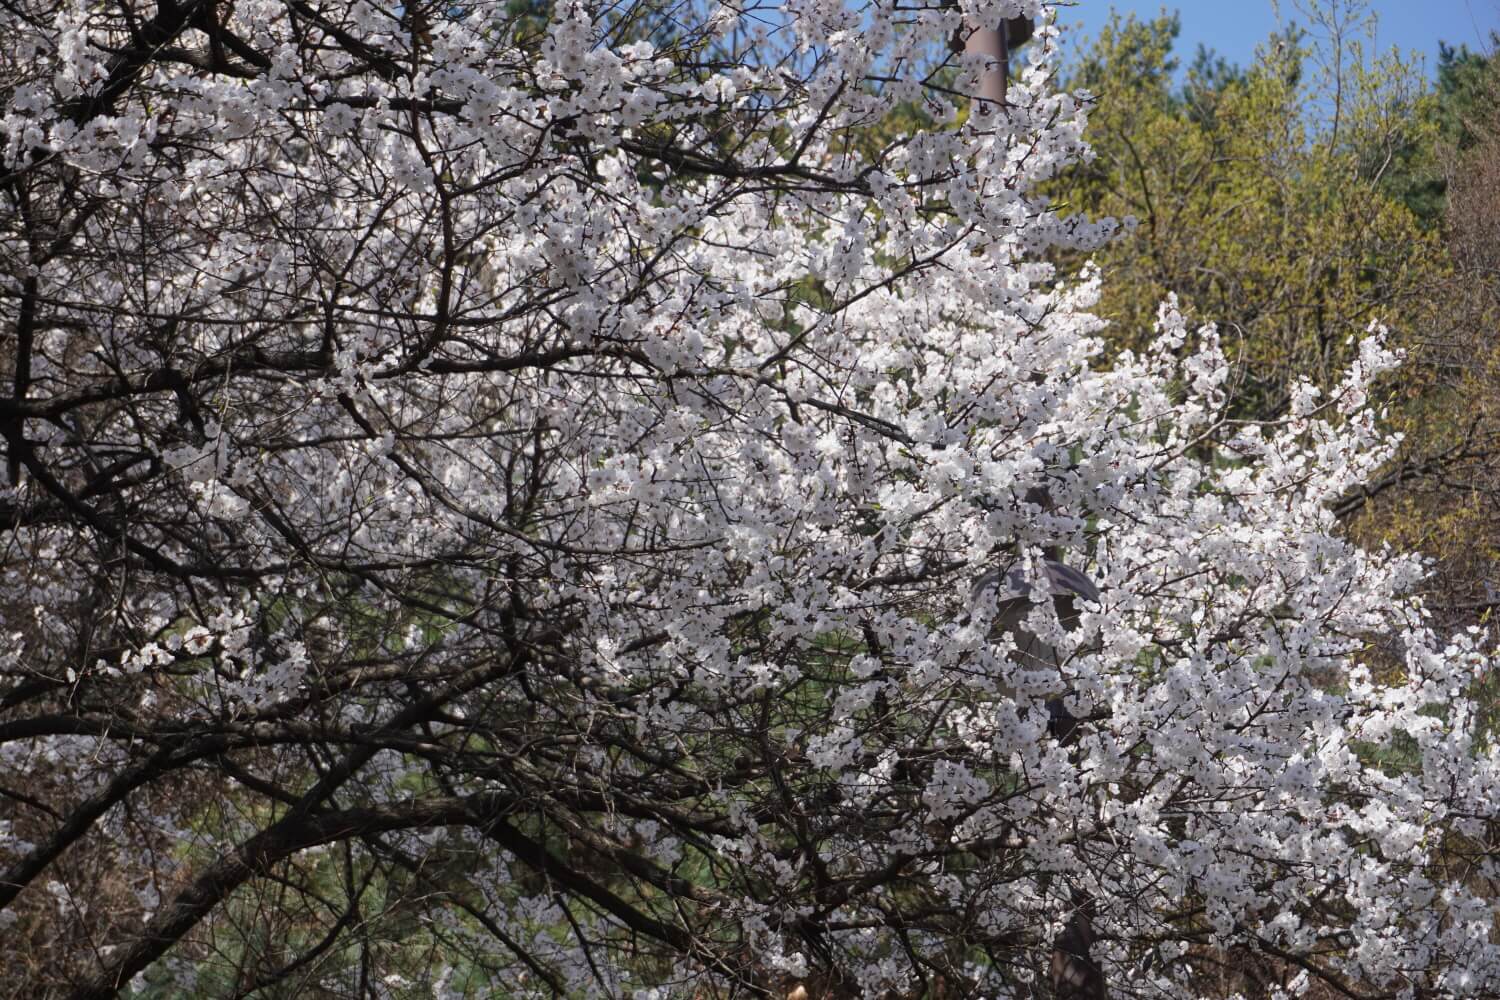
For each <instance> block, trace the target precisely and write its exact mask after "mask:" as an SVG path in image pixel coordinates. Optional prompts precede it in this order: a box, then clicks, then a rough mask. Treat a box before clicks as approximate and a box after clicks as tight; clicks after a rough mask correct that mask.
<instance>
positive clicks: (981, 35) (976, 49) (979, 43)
mask: <svg viewBox="0 0 1500 1000" xmlns="http://www.w3.org/2000/svg"><path fill="white" fill-rule="evenodd" d="M967 27H968V29H969V31H968V37H967V38H965V39H963V45H962V49H963V51H964V52H967V53H971V54H974V53H977V54H978V55H982V56H987V57H989V58H990V59H993V60H994V61H995V62H996V64H997V65H996V67H995V68H994V69H992V70H989V71H988V72H985V73H982V74H981V75H980V77H979V94H978V98H979V99H978V101H976V102H975V107H974V111H975V113H976V114H988V113H989V112H991V111H993V110H994V109H995V108H998V107H1003V106H1004V104H1005V88H1006V85H1007V84H1008V83H1009V82H1010V53H1011V52H1012V51H1013V50H1015V49H1017V48H1020V47H1021V45H1023V44H1025V42H1026V41H1027V40H1028V39H1030V38H1031V34H1032V32H1033V31H1035V30H1036V24H1035V22H1033V21H1032V20H1031V18H1029V17H1012V18H1010V19H1008V20H1006V21H1002V22H1001V23H1000V25H999V26H998V27H993V28H991V27H976V26H974V25H972V24H970V25H968V26H967ZM958 41H959V39H958V38H957V37H955V38H954V42H955V44H954V46H953V47H954V48H955V49H958V48H959V47H960V46H959V45H958V44H957V42H958ZM990 105H993V106H994V107H991V106H990Z"/></svg>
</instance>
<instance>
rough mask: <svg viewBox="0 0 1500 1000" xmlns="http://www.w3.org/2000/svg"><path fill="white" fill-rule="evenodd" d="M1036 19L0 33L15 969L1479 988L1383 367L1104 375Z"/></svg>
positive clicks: (441, 13)
mask: <svg viewBox="0 0 1500 1000" xmlns="http://www.w3.org/2000/svg"><path fill="white" fill-rule="evenodd" d="M1045 6H1046V5H1044V4H1042V3H1039V2H1037V0H986V2H970V0H963V2H962V3H960V5H958V6H945V5H942V4H940V3H937V2H936V0H934V2H932V3H927V4H924V3H907V2H901V3H896V2H890V0H871V2H862V3H858V4H846V3H840V2H835V0H784V2H783V3H780V4H777V5H767V6H757V5H755V4H749V5H743V6H740V5H732V4H723V5H704V4H700V3H696V2H683V3H665V2H645V0H639V2H631V0H619V2H615V3H602V2H595V0H587V2H572V0H569V2H564V3H558V4H556V5H554V6H551V7H547V6H529V7H528V6H526V5H521V4H503V3H488V2H475V3H446V2H445V3H436V2H429V0H421V2H415V3H408V4H405V5H394V6H379V5H376V4H373V3H368V2H365V0H355V2H353V3H348V2H339V3H333V2H328V0H158V2H156V3H150V2H146V0H121V2H118V3H110V4H99V3H93V2H84V0H7V2H5V3H4V4H0V25H3V28H4V30H5V33H6V39H7V40H6V42H5V44H3V45H0V90H3V95H4V108H3V112H0V113H3V115H4V118H3V132H0V142H3V152H0V190H3V198H4V205H5V211H4V213H3V214H0V247H3V252H0V331H3V334H0V335H3V336H4V338H5V340H4V345H5V346H4V351H3V357H4V362H3V363H4V375H5V379H6V383H7V389H8V392H7V394H6V396H5V397H4V398H3V399H0V432H3V439H4V449H5V455H6V474H7V481H6V486H5V489H4V491H3V493H0V533H3V539H4V546H5V548H4V557H3V562H0V572H3V578H0V618H3V625H4V635H5V636H6V640H5V642H4V643H3V644H0V927H3V928H4V930H5V934H6V936H7V940H8V941H9V942H11V943H10V944H9V945H8V946H7V949H6V951H7V955H6V966H7V968H8V969H10V968H12V967H14V968H15V969H16V970H17V971H16V972H15V973H14V974H13V975H11V976H9V977H7V979H6V980H5V982H4V983H3V985H0V990H3V991H9V992H10V993H12V994H13V995H17V996H26V997H35V996H59V997H62V996H70V997H79V998H83V997H106V996H112V995H116V994H120V993H123V994H128V995H134V996H142V997H145V996H152V997H165V996H224V997H230V996H234V997H241V996H298V997H309V996H349V995H358V996H442V997H456V996H515V997H523V996H538V997H550V996H561V995H571V996H628V997H642V998H646V997H653V998H666V997H679V996H680V997H709V996H725V997H727V996H747V995H748V996H754V995H767V994H770V995H778V996H785V995H788V994H792V995H806V996H809V997H818V996H828V997H853V996H868V997H898V996H900V997H916V996H928V997H960V996H964V997H970V996H972V997H981V996H983V997H991V998H1001V997H1014V998H1021V997H1042V996H1069V995H1079V994H1076V993H1070V992H1069V991H1070V990H1072V989H1073V987H1072V986H1070V985H1069V983H1068V980H1067V977H1065V976H1064V977H1060V978H1059V977H1058V976H1056V975H1053V974H1050V973H1049V962H1050V963H1051V966H1050V967H1051V968H1053V969H1055V968H1056V966H1057V964H1058V963H1057V958H1058V954H1059V953H1061V954H1062V955H1063V957H1064V958H1067V957H1068V956H1070V955H1071V957H1073V958H1076V959H1079V960H1081V961H1084V962H1086V963H1087V964H1088V965H1089V966H1090V967H1091V968H1092V969H1093V970H1095V971H1097V972H1099V973H1101V974H1102V977H1103V979H1104V981H1105V982H1107V984H1108V989H1109V994H1110V995H1111V996H1115V997H1181V996H1218V995H1223V994H1225V993H1226V992H1233V991H1236V990H1237V991H1239V992H1241V993H1242V994H1244V995H1253V996H1266V997H1273V996H1275V997H1282V996H1295V995H1335V994H1336V995H1342V996H1352V997H1398V996H1401V997H1418V996H1421V997H1476V996H1485V995H1495V994H1496V992H1497V991H1500V944H1497V938H1496V929H1495V916H1494V899H1495V879H1496V878H1497V876H1500V870H1497V863H1496V861H1497V859H1496V855H1495V850H1496V848H1495V844H1496V836H1497V828H1496V823H1495V816H1494V806H1493V803H1494V802H1495V801H1497V800H1500V752H1497V750H1496V748H1495V745H1494V742H1493V740H1492V738H1491V734H1490V733H1489V731H1488V729H1487V728H1486V725H1485V722H1484V719H1485V716H1484V714H1483V712H1482V711H1481V708H1482V706H1481V705H1480V704H1479V703H1478V702H1477V701H1476V700H1475V697H1476V691H1477V689H1478V685H1480V684H1481V683H1483V682H1484V681H1485V680H1486V677H1487V673H1486V672H1487V671H1489V670H1490V669H1491V668H1492V666H1493V663H1494V654H1493V651H1492V647H1491V645H1490V640H1489V638H1488V637H1487V636H1485V635H1483V634H1479V633H1465V634H1461V635H1458V636H1446V635H1438V634H1434V632H1433V630H1432V629H1431V628H1429V627H1428V625H1427V624H1426V613H1425V612H1424V609H1423V607H1422V605H1421V603H1420V601H1418V600H1417V599H1415V598H1413V597H1410V596H1407V595H1408V594H1409V591H1410V589H1411V588H1412V586H1413V585H1414V584H1415V583H1416V582H1417V581H1418V580H1419V579H1420V578H1421V575H1422V573H1423V564H1422V562H1421V560H1420V559H1419V558H1418V557H1416V556H1412V555H1405V554H1400V553H1395V552H1390V551H1362V550H1361V549H1359V548H1357V547H1356V546H1354V545H1352V544H1351V543H1349V542H1348V541H1347V540H1345V539H1344V538H1342V537H1341V536H1340V535H1339V534H1338V532H1337V529H1336V524H1335V519H1334V517H1333V515H1332V513H1331V512H1330V508H1331V507H1332V506H1333V505H1334V504H1336V503H1337V502H1339V501H1340V500H1341V499H1343V498H1346V497H1348V496H1351V495H1354V494H1355V493H1357V491H1358V490H1359V489H1360V485H1361V483H1362V482H1364V481H1365V480H1366V479H1367V478H1369V477H1370V476H1371V475H1372V474H1373V473H1374V472H1375V470H1377V469H1378V468H1379V467H1380V465H1381V463H1382V462H1383V461H1385V460H1386V459H1387V457H1388V456H1389V455H1390V454H1391V453H1392V449H1393V442H1392V441H1390V440H1388V439H1387V438H1386V437H1384V436H1383V435H1382V434H1381V432H1380V430H1379V428H1378V423H1377V419H1376V418H1377V416H1378V414H1377V413H1376V410H1375V408H1376V405H1377V404H1376V403H1375V402H1372V391H1373V390H1372V383H1373V380H1375V379H1377V377H1379V376H1380V375H1381V374H1382V373H1384V372H1387V371H1388V370H1390V369H1391V368H1392V367H1393V366H1394V365H1396V363H1397V362H1398V359H1397V358H1396V357H1395V356H1394V354H1393V353H1391V352H1390V351H1388V350H1387V349H1385V348H1384V347H1383V346H1382V344H1381V341H1380V338H1379V336H1378V332H1377V333H1375V334H1372V336H1371V338H1370V339H1369V340H1368V341H1366V342H1365V343H1364V344H1363V346H1362V347H1361V348H1360V350H1359V352H1358V361H1357V362H1356V363H1355V364H1354V366H1353V367H1352V368H1351V370H1350V371H1349V372H1348V373H1347V375H1346V377H1344V378H1343V379H1342V381H1340V382H1338V383H1336V384H1332V385H1324V386H1313V385H1311V384H1306V385H1303V386H1301V387H1300V388H1299V390H1298V391H1297V392H1296V393H1295V394H1294V399H1293V401H1292V404H1291V409H1290V411H1289V412H1288V413H1286V414H1285V416H1284V419H1281V420H1278V421H1275V422H1271V423H1255V424H1246V423H1235V422H1232V421H1230V420H1228V419H1227V418H1226V416H1225V414H1226V408H1227V399H1226V392H1227V386H1228V385H1229V383H1230V380H1229V376H1230V370H1231V366H1230V364H1229V362H1228V361H1227V359H1226V358H1225V357H1224V355H1223V354H1222V353H1221V351H1220V350H1219V347H1218V344H1217V341H1216V339H1215V336H1214V333H1213V330H1212V329H1204V330H1197V331H1191V330H1188V329H1187V328H1186V327H1185V325H1184V323H1183V321H1182V319H1181V318H1180V317H1179V316H1178V315H1177V313H1176V312H1175V311H1174V308H1173V306H1172V304H1171V303H1170V302H1169V303H1167V304H1165V305H1164V306H1163V308H1162V312H1161V316H1160V322H1159V326H1158V330H1157V335H1156V339H1155V340H1154V342H1153V343H1152V346H1151V347H1150V348H1149V349H1148V350H1146V351H1144V352H1142V353H1139V354H1135V353H1127V354H1124V355H1120V356H1113V357H1106V355H1105V353H1104V347H1103V342H1102V340H1101V338H1100V329H1101V328H1100V324H1099V322H1098V321H1097V320H1095V319H1093V318H1092V317H1091V316H1090V314H1089V308H1090V304H1091V303H1092V302H1093V301H1094V299H1095V296H1096V291H1097V288H1098V283H1099V282H1100V281H1101V280H1107V276H1100V275H1098V274H1095V273H1085V274H1083V275H1081V276H1068V275H1061V274H1058V273H1056V272H1055V270H1054V269H1053V268H1052V267H1051V266H1049V265H1048V264H1047V263H1045V256H1046V252H1047V251H1048V250H1049V249H1050V248H1054V247H1067V248H1070V249H1078V248H1083V249H1088V248H1089V247H1092V246H1097V245H1100V243H1101V242H1102V241H1103V240H1106V239H1107V238H1108V237H1109V236H1110V234H1111V232H1112V231H1113V227H1112V224H1109V223H1103V222H1100V223H1091V222H1088V221H1083V220H1078V219H1072V218H1067V217H1064V216H1063V215H1061V214H1059V212H1058V211H1057V210H1056V209H1055V208H1054V207H1053V206H1051V205H1049V204H1048V202H1047V200H1046V199H1045V198H1043V197H1041V196H1039V195H1038V194H1037V193H1036V190H1037V186H1038V185H1039V184H1040V183H1041V182H1043V181H1045V180H1046V179H1047V178H1049V177H1051V176H1053V175H1054V174H1055V173H1056V172H1057V171H1058V170H1060V169H1063V168H1065V167H1066V166H1067V165H1068V164H1069V163H1071V162H1075V161H1076V160H1077V159H1078V158H1079V157H1080V156H1083V155H1086V151H1085V150H1084V148H1083V144H1082V141H1081V138H1080V136H1081V131H1082V128H1083V124H1084V117H1085V113H1086V110H1087V107H1088V105H1089V103H1090V99H1089V98H1088V95H1070V94H1066V93H1057V92H1054V90H1053V89H1052V88H1051V86H1050V84H1049V80H1050V78H1051V67H1052V65H1053V61H1054V59H1055V56H1056V37H1057V29H1056V27H1055V26H1054V24H1053V17H1054V12H1052V11H1050V10H1047V9H1044V8H1045ZM1021 16H1027V17H1034V18H1038V19H1039V21H1038V24H1037V37H1036V39H1035V40H1034V41H1033V42H1032V43H1031V45H1030V46H1029V48H1028V49H1027V50H1025V52H1026V53H1027V54H1026V56H1025V58H1020V57H1017V58H1015V59H1013V63H1014V65H1013V66H1012V71H1013V72H1014V73H1015V74H1016V76H1015V79H1014V80H1013V81H1012V82H1011V84H1010V87H1009V91H1008V93H1007V94H1006V101H1005V104H1004V105H1003V106H1001V105H999V104H998V103H987V104H986V105H984V106H982V107H979V108H977V109H975V110H974V112H973V113H972V114H971V113H970V108H969V95H972V94H975V93H978V92H979V88H980V87H981V85H982V83H983V81H984V80H985V75H986V67H987V66H988V67H990V71H991V72H993V63H992V62H990V61H988V60H989V57H987V56H986V55H985V53H984V52H983V51H981V50H982V48H983V47H982V46H979V47H975V48H976V51H974V52H970V53H964V52H962V51H960V52H957V53H955V52H954V48H953V46H951V45H950V39H951V38H952V36H953V35H954V33H955V32H959V33H960V35H962V34H963V32H964V31H967V30H970V29H969V26H970V25H974V24H998V23H999V21H1000V19H1002V18H1013V17H1021ZM960 48H962V47H960ZM898 110H899V111H902V112H903V114H904V119H903V120H906V121H908V122H913V123H915V124H914V125H913V126H912V127H911V128H908V129H902V130H899V131H895V132H893V131H892V130H890V129H889V128H886V127H885V126H886V125H888V123H889V121H890V119H891V116H892V113H893V111H898ZM873 135H882V136H889V138H888V139H881V140H880V141H878V142H872V141H871V136H873ZM1038 498H1044V500H1045V502H1039V501H1038ZM1056 567H1066V568H1067V570H1068V572H1070V573H1073V574H1076V575H1077V576H1078V577H1081V578H1084V579H1085V581H1086V583H1087V585H1086V586H1085V585H1084V584H1079V585H1077V586H1076V587H1075V588H1074V589H1073V590H1072V591H1071V592H1070V596H1069V601H1070V605H1069V608H1068V610H1067V613H1065V614H1061V615H1060V614H1059V606H1060V605H1059V604H1058V603H1057V602H1054V601H1053V600H1052V596H1053V587H1052V585H1051V584H1050V582H1049V581H1051V580H1053V579H1054V578H1061V576H1060V575H1059V574H1060V573H1061V570H1058V569H1056ZM986 574H989V575H988V576H987V575H986ZM986 579H987V580H991V581H993V580H1011V579H1016V580H1020V581H1023V582H1024V584H1025V585H1024V586H1021V587H1018V588H1013V589H1012V591H1007V593H1011V594H1012V598H1011V599H1008V600H1007V601H1005V602H1001V601H997V600H994V599H993V597H994V594H995V588H993V587H989V588H986V587H983V586H981V587H976V586H975V581H976V580H986ZM1070 579H1071V577H1070ZM1015 594H1024V596H1025V601H1026V603H1027V608H1026V609H1024V610H1023V613H1020V614H1019V615H1018V613H1017V612H1016V606H1015V598H1014V595H1015ZM986 595H989V598H987V597H986ZM1018 636H1019V637H1020V638H1019V640H1018ZM1018 641H1020V642H1021V643H1023V644H1024V645H1026V647H1027V649H1028V650H1034V649H1036V648H1037V647H1038V646H1039V645H1041V646H1045V648H1046V650H1047V656H1046V657H1045V659H1044V660H1039V659H1038V658H1037V657H1036V656H1035V655H1032V654H1031V653H1028V654H1026V655H1021V654H1020V652H1019V651H1018ZM1059 698H1060V699H1061V700H1062V702H1063V705H1062V708H1063V709H1064V710H1065V711H1066V712H1067V714H1068V718H1069V719H1070V720H1071V721H1072V722H1073V723H1076V725H1069V726H1067V727H1059V726H1057V725H1055V724H1054V723H1055V719H1056V711H1055V703H1056V701H1057V700H1058V699H1059ZM1049 701H1051V702H1053V703H1054V707H1051V708H1049V704H1048V703H1049ZM1085 910H1086V911H1087V912H1086V916H1087V922H1086V926H1087V927H1088V934H1087V935H1080V934H1078V933H1076V931H1077V929H1078V928H1079V927H1080V926H1081V925H1080V923H1079V921H1078V919H1077V918H1078V917H1079V915H1080V913H1081V912H1083V911H1085ZM1059 949H1061V952H1059ZM1049 956H1050V958H1049ZM1064 964H1066V963H1064ZM1309 991H1312V992H1309ZM1317 991H1322V992H1317Z"/></svg>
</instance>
